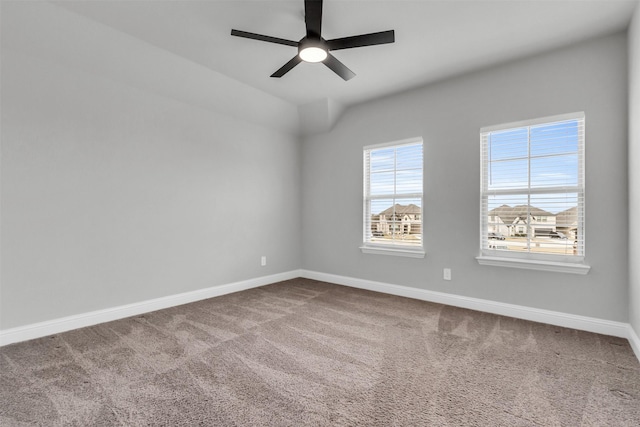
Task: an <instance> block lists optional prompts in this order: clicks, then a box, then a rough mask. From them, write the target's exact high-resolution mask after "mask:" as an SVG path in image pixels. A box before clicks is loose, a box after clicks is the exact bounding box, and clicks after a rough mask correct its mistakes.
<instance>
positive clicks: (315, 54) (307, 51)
mask: <svg viewBox="0 0 640 427" xmlns="http://www.w3.org/2000/svg"><path fill="white" fill-rule="evenodd" d="M298 55H300V59H302V60H303V61H304V62H322V61H324V60H325V59H327V51H326V50H325V49H323V48H321V47H316V46H309V47H305V48H304V49H301V50H300V52H299V53H298Z"/></svg>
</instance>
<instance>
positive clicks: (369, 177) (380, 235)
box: [361, 138, 424, 257]
mask: <svg viewBox="0 0 640 427" xmlns="http://www.w3.org/2000/svg"><path fill="white" fill-rule="evenodd" d="M422 176H423V156H422V138H414V139H409V140H404V141H398V142H394V143H390V144H382V145H375V146H367V147H364V209H363V211H364V218H363V224H364V226H363V246H362V247H361V249H362V251H363V252H365V253H382V254H387V255H401V256H410V257H424V249H423V244H422V231H423V230H422V218H423V215H422Z"/></svg>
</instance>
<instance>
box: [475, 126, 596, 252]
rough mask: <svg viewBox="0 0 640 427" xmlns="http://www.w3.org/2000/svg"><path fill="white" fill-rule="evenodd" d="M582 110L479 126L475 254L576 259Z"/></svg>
mask: <svg viewBox="0 0 640 427" xmlns="http://www.w3.org/2000/svg"><path fill="white" fill-rule="evenodd" d="M584 126H585V125H584V113H572V114H566V115H561V116H554V117H546V118H542V119H536V120H531V121H527V122H520V123H515V124H507V125H500V126H494V127H491V128H484V129H482V130H481V133H480V139H481V158H482V163H481V175H482V176H481V195H482V197H481V199H482V201H481V239H480V240H481V252H482V254H483V255H489V256H507V257H520V258H527V259H533V260H548V261H560V262H582V261H583V260H584V250H585V236H584V221H585V217H584V206H585V200H584V190H585V180H584V138H585V128H584Z"/></svg>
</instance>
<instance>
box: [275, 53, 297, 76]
mask: <svg viewBox="0 0 640 427" xmlns="http://www.w3.org/2000/svg"><path fill="white" fill-rule="evenodd" d="M301 62H302V59H300V56H298V55H296V56H294V57H293V58H291V61H289V62H287V63H286V64H284V65H283V66H282V67H280V69H278V71H276V72H275V73H273V74H271V77H278V78H280V77H282V76H284V75H285V74H287V73H288V72H289V71H291V69H292V68H293V67H295V66H296V65H298V64H299V63H301Z"/></svg>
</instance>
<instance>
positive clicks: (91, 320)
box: [0, 270, 301, 346]
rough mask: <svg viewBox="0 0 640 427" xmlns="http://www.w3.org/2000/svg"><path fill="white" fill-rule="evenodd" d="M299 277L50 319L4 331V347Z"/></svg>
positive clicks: (279, 277)
mask: <svg viewBox="0 0 640 427" xmlns="http://www.w3.org/2000/svg"><path fill="white" fill-rule="evenodd" d="M297 277H301V272H300V270H292V271H288V272H284V273H279V274H273V275H270V276H263V277H257V278H255V279H248V280H242V281H240V282H235V283H228V284H225V285H220V286H212V287H210V288H206V289H199V290H197V291H191V292H185V293H181V294H177V295H170V296H166V297H161V298H155V299H151V300H147V301H141V302H137V303H133V304H127V305H121V306H118V307H112V308H107V309H104V310H97V311H92V312H89V313H82V314H77V315H74V316H68V317H62V318H59V319H53V320H48V321H46V322H39V323H34V324H31V325H26V326H20V327H16V328H11V329H5V330H0V346H3V345H7V344H12V343H16V342H20V341H27V340H31V339H34V338H41V337H45V336H47V335H52V334H59V333H61V332H66V331H70V330H72V329H78V328H84V327H86V326H92V325H97V324H98V323H104V322H110V321H112V320H118V319H124V318H125V317H130V316H136V315H139V314H143V313H148V312H150V311H156V310H161V309H163V308H169V307H175V306H177V305H182V304H187V303H190V302H195V301H200V300H203V299H207V298H213V297H217V296H220V295H226V294H231V293H234V292H238V291H244V290H246V289H251V288H257V287H259V286H264V285H269V284H271V283H276V282H281V281H283V280H289V279H295V278H297Z"/></svg>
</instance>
